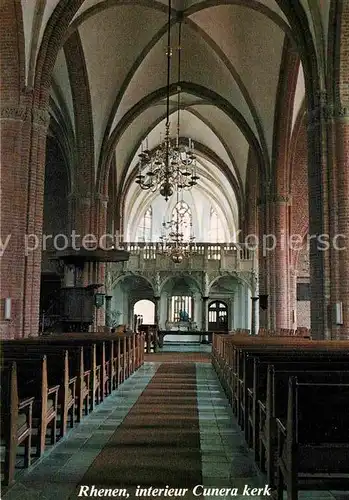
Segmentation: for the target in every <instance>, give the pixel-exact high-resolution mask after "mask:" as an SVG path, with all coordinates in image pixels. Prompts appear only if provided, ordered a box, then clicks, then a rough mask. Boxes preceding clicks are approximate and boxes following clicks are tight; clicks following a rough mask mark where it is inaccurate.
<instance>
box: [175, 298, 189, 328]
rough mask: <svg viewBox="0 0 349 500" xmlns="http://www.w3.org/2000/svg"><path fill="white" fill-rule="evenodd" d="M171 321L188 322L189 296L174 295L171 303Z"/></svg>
mask: <svg viewBox="0 0 349 500" xmlns="http://www.w3.org/2000/svg"><path fill="white" fill-rule="evenodd" d="M171 306H172V307H171V321H172V322H177V321H189V320H191V315H192V310H191V307H192V297H190V296H189V295H176V296H173V297H172V302H171Z"/></svg>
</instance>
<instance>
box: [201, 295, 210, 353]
mask: <svg viewBox="0 0 349 500" xmlns="http://www.w3.org/2000/svg"><path fill="white" fill-rule="evenodd" d="M208 299H209V297H202V322H201V330H202V331H203V332H207V331H208ZM201 342H202V343H203V344H206V343H207V342H208V335H205V334H204V335H202V338H201Z"/></svg>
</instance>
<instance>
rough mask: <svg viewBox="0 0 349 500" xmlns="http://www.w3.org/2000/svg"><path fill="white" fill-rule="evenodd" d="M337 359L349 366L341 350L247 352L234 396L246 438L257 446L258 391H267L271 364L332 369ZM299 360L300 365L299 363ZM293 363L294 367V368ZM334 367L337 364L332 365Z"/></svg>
mask: <svg viewBox="0 0 349 500" xmlns="http://www.w3.org/2000/svg"><path fill="white" fill-rule="evenodd" d="M334 363H336V366H337V369H338V370H340V369H343V370H344V369H346V368H347V369H349V358H348V356H347V355H346V354H344V353H343V352H342V351H337V350H335V351H333V352H332V353H329V352H327V351H320V350H316V351H315V352H312V351H305V352H304V351H303V350H302V349H297V348H296V349H294V348H293V349H292V348H289V347H288V348H286V349H278V350H277V351H275V350H268V349H265V350H262V351H256V352H255V353H253V354H251V353H249V354H247V355H246V356H245V357H244V359H243V366H242V367H241V370H240V372H239V373H238V374H237V379H238V382H237V386H238V391H239V392H238V394H237V396H236V397H235V398H234V399H235V400H236V402H237V403H236V404H237V405H238V421H239V423H240V424H241V426H242V428H243V429H244V430H245V438H246V441H247V442H248V444H249V445H251V446H252V447H253V448H254V449H255V450H256V447H255V444H256V429H257V427H258V412H257V411H256V408H257V400H258V399H260V397H259V394H258V391H260V392H261V391H263V388H264V393H265V392H266V381H267V367H268V364H278V365H284V366H285V370H286V369H287V367H289V369H297V367H299V368H302V367H305V366H308V367H309V369H311V367H312V369H314V370H315V369H321V367H324V368H323V369H331V365H332V364H334ZM297 364H298V365H297ZM292 367H293V368H292ZM332 369H334V367H333V368H332Z"/></svg>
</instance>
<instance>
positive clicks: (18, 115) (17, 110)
mask: <svg viewBox="0 0 349 500" xmlns="http://www.w3.org/2000/svg"><path fill="white" fill-rule="evenodd" d="M28 117H29V108H28V106H24V105H21V104H20V105H18V106H16V105H15V104H10V103H2V105H1V107H0V119H1V120H19V121H26V120H27V119H28Z"/></svg>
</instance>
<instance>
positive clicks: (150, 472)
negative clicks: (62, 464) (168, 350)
mask: <svg viewBox="0 0 349 500" xmlns="http://www.w3.org/2000/svg"><path fill="white" fill-rule="evenodd" d="M201 481H202V475H201V454H200V431H199V419H198V410H197V398H196V369H195V364H194V363H181V364H180V363H173V364H172V363H164V364H162V365H160V367H159V368H158V370H157V372H156V373H155V375H154V377H153V378H152V379H151V381H150V383H149V384H148V386H147V387H146V389H145V390H144V391H143V393H142V394H141V396H140V397H139V399H138V400H137V402H136V403H135V405H134V406H133V407H132V409H131V410H130V412H129V413H128V415H127V416H126V418H125V420H124V421H123V423H122V424H121V425H120V426H119V427H118V429H117V430H116V431H115V433H114V434H113V435H112V437H111V438H110V440H109V441H108V443H107V444H106V446H105V447H104V448H103V450H102V451H101V452H100V454H99V455H98V456H97V457H96V459H95V460H94V462H93V463H92V465H91V466H90V468H89V469H88V471H87V472H86V474H85V475H84V477H83V479H82V480H81V481H80V486H81V485H85V486H86V485H90V486H91V485H94V487H95V488H99V489H102V488H104V489H105V488H126V489H127V492H128V493H129V495H130V496H129V498H131V499H132V498H138V497H139V496H141V495H139V494H138V493H139V492H140V488H141V489H143V491H144V492H145V490H146V489H147V488H149V487H152V488H165V489H166V487H168V488H176V489H179V488H183V489H186V488H187V489H188V494H187V495H183V496H181V497H180V498H184V499H185V500H186V499H189V498H192V495H191V490H192V488H193V487H194V486H195V485H197V484H201ZM80 486H79V487H78V488H77V491H76V495H74V496H73V497H71V498H78V496H77V494H78V492H79V491H80V489H79V488H80ZM137 487H138V488H137ZM142 496H143V498H154V496H152V495H150V496H147V495H142ZM166 497H167V495H166V494H163V495H161V496H157V498H166Z"/></svg>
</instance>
